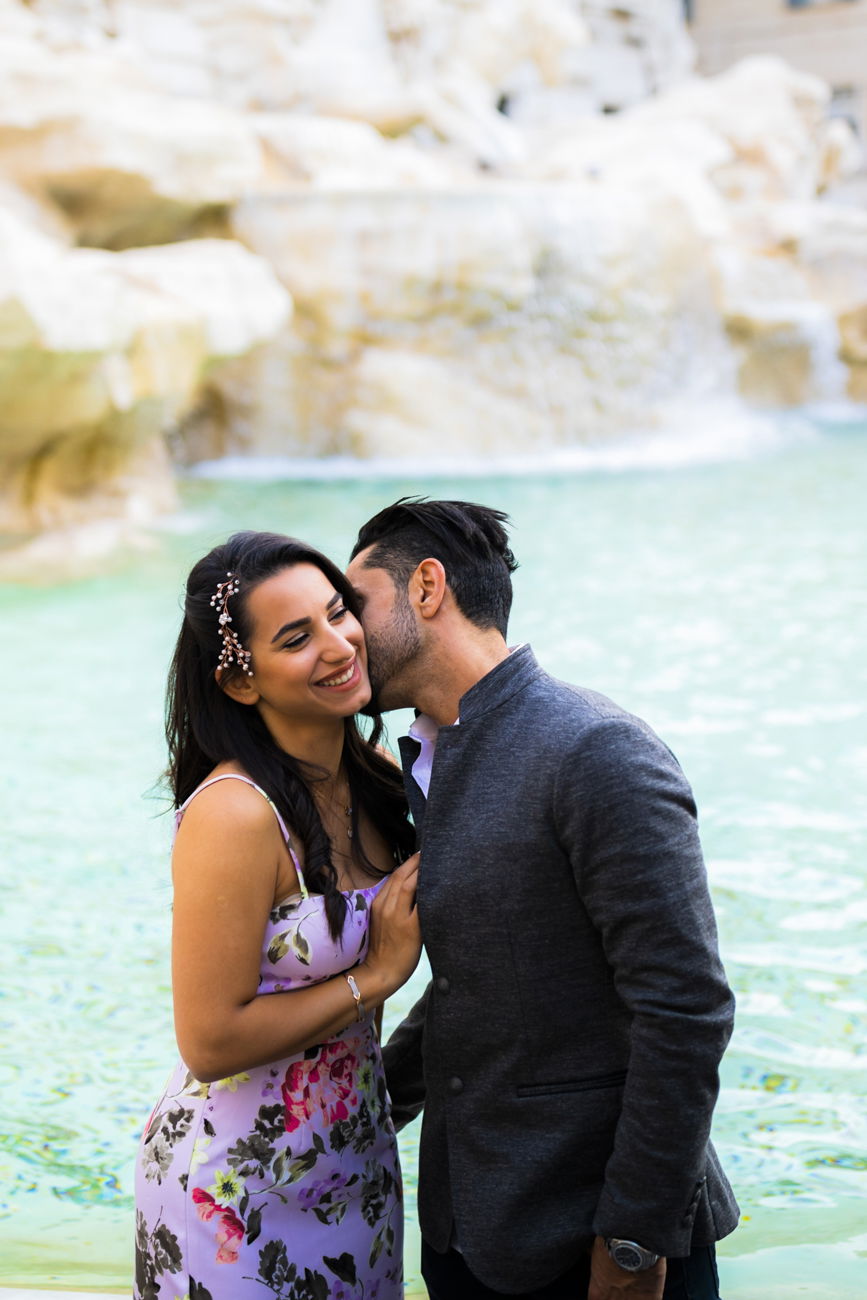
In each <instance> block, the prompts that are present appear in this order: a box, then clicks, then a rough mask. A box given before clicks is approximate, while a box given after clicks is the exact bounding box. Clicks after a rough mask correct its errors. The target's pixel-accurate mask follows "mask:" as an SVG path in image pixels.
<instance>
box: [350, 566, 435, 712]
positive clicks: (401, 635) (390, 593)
mask: <svg viewBox="0 0 867 1300" xmlns="http://www.w3.org/2000/svg"><path fill="white" fill-rule="evenodd" d="M369 552H370V548H369V547H368V549H367V550H366V551H361V553H360V554H359V555H356V557H355V559H354V560H353V561H352V563H351V564H350V565H349V568H348V569H347V570H346V576H347V578H348V579H349V581H350V582H351V583H352V585H353V587H354V588H355V590H356V592H357V593H358V598H359V600H360V601H361V622H362V626H363V628H364V635H365V638H366V640H367V665H368V673H369V675H370V686H371V690H372V692H373V694H372V695H371V698H370V703H369V704H368V705H367V707H366V708H365V709H364V710H363V711H364V712H365V713H387V712H388V710H389V709H403V708H409V707H411V706H412V705H413V703H414V700H413V698H412V697H413V688H412V672H411V669H412V666H413V664H414V663H415V661H416V660H417V658H418V656H419V654H420V651H421V647H422V639H421V636H420V634H419V630H418V626H417V624H416V619H415V614H414V613H413V610H412V606H411V605H410V603H409V599H408V597H407V593H406V588H401V589H400V590H398V589H397V588H396V587H395V584H394V582H393V581H392V579H391V576H390V575H389V574H388V573H387V572H386V570H385V569H375V568H371V569H366V568H365V567H364V561H365V558H366V556H367V555H368V554H369Z"/></svg>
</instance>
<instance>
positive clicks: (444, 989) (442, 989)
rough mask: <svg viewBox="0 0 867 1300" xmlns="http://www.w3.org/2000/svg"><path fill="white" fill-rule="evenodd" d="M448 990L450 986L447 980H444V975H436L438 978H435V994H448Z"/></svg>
mask: <svg viewBox="0 0 867 1300" xmlns="http://www.w3.org/2000/svg"><path fill="white" fill-rule="evenodd" d="M450 988H451V985H450V984H449V982H448V979H447V978H446V976H445V975H438V976H437V992H438V993H448V991H449V989H450Z"/></svg>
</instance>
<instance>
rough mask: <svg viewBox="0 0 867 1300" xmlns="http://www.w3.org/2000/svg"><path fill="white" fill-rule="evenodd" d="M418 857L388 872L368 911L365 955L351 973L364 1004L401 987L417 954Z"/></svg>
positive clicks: (410, 971) (415, 960) (411, 971)
mask: <svg viewBox="0 0 867 1300" xmlns="http://www.w3.org/2000/svg"><path fill="white" fill-rule="evenodd" d="M419 859H420V854H418V853H414V854H413V855H412V857H411V858H407V860H406V862H403V863H401V865H400V866H399V867H396V868H395V870H394V871H393V872H392V873H391V875H390V876H388V878H387V879H386V881H385V883H384V884H383V885H382V887H381V888H380V890H379V891H378V893H377V895H376V898H375V899H374V900H373V903H372V904H371V908H370V932H369V939H368V946H367V956H366V957H365V959H364V961H363V962H361V963H360V964H359V965H358V966H357V967H356V969H355V971H354V972H353V973H354V974H355V975H356V977H357V976H359V975H361V977H362V980H361V982H360V984H359V987H361V988H362V993H363V996H364V998H365V1002H368V1001H369V1003H370V1005H371V1006H376V1005H377V1004H378V1003H380V1002H383V1001H384V1000H385V999H386V998H387V997H390V996H391V994H392V993H394V991H395V990H396V989H399V988H400V987H401V985H402V984H405V983H406V981H407V980H408V979H409V977H410V975H411V974H412V973H413V971H414V970H415V968H416V966H417V965H418V959H419V957H420V955H421V930H420V929H419V920H418V909H417V908H416V905H415V893H416V888H417V885H418V865H419Z"/></svg>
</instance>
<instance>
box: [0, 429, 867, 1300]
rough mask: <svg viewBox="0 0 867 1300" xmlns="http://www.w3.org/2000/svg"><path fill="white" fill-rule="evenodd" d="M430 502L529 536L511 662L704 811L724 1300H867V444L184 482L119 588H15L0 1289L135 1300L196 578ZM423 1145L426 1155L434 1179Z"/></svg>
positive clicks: (102, 581) (6, 765)
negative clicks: (180, 702) (603, 702)
mask: <svg viewBox="0 0 867 1300" xmlns="http://www.w3.org/2000/svg"><path fill="white" fill-rule="evenodd" d="M408 491H425V492H427V493H429V494H431V495H455V496H473V497H475V498H477V499H481V500H484V501H487V502H489V503H491V504H497V505H500V506H502V507H504V508H505V509H507V510H508V511H510V513H511V514H512V516H513V518H514V521H515V533H514V544H515V549H516V552H517V554H518V556H519V558H520V560H521V561H522V568H521V569H520V571H519V573H518V574H517V582H516V587H517V590H516V603H515V613H514V617H513V627H512V633H513V639H514V640H530V641H531V642H532V643H533V644H534V646H535V648H536V651H537V653H538V655H539V657H540V659H541V660H542V662H543V663H544V664H545V666H547V667H548V668H549V669H550V670H552V671H553V672H554V673H555V674H556V675H558V676H562V677H565V678H567V679H571V680H574V681H579V682H581V683H583V684H585V685H589V686H592V687H594V688H595V689H597V690H601V691H603V692H605V693H607V694H610V695H612V696H613V697H614V698H615V699H617V700H618V701H619V702H620V703H622V704H625V705H626V706H627V707H629V708H631V709H633V710H634V711H636V712H638V713H640V714H642V715H643V716H644V717H646V718H647V719H648V720H649V721H650V722H651V723H652V725H653V726H654V727H655V728H656V729H657V730H658V731H659V732H660V733H661V734H662V735H663V737H664V738H665V739H666V740H667V741H668V742H669V743H670V744H671V746H672V748H673V749H674V750H675V752H676V753H677V754H678V756H679V758H680V759H681V761H682V763H683V765H684V767H685V768H686V771H687V774H688V775H689V777H690V778H691V780H692V782H693V785H694V787H695V789H696V794H697V797H698V801H699V806H700V812H701V822H702V833H703V840H704V844H705V849H706V855H707V858H708V865H709V871H710V876H711V882H712V887H713V892H714V897H715V901H716V905H717V909H718V916H719V923H720V931H721V941H722V948H723V955H724V958H725V961H726V964H727V967H728V970H729V973H730V976H731V979H732V982H733V983H734V985H735V988H736V990H737V992H738V1007H739V1013H738V1026H737V1030H736V1034H735V1038H734V1041H733V1045H732V1048H731V1050H730V1052H729V1054H728V1056H727V1058H726V1060H725V1063H724V1068H723V1091H722V1096H721V1101H720V1105H719V1108H718V1111H717V1119H716V1127H715V1134H716V1140H717V1145H718V1147H719V1148H720V1151H721V1153H722V1155H723V1158H724V1161H725V1164H726V1166H727V1168H728V1170H729V1173H730V1175H731V1177H732V1181H733V1182H734V1183H735V1184H736V1188H737V1191H738V1194H739V1198H740V1201H741V1204H742V1207H743V1210H744V1216H745V1217H744V1222H743V1224H742V1226H741V1228H740V1230H739V1231H738V1232H737V1233H736V1234H735V1235H734V1236H733V1237H732V1238H731V1239H730V1240H729V1241H728V1242H727V1243H726V1244H725V1245H724V1246H723V1249H722V1253H723V1254H724V1256H725V1259H724V1263H723V1270H724V1272H723V1276H724V1280H725V1283H726V1285H725V1286H724V1289H723V1290H724V1294H725V1295H726V1297H727V1300H784V1298H785V1300H789V1298H790V1297H793V1296H800V1295H804V1296H810V1297H813V1298H814V1300H855V1297H859V1298H860V1297H863V1296H864V1295H867V1046H865V1027H867V942H865V936H867V890H865V880H867V867H865V847H867V780H865V777H867V728H865V720H867V600H865V574H867V523H865V518H867V510H865V501H867V429H864V428H861V429H858V428H854V427H849V428H847V429H845V430H842V429H839V428H838V429H836V430H834V429H825V430H822V431H819V432H817V433H816V434H815V436H811V437H804V436H794V435H793V437H792V438H791V440H790V441H787V440H785V439H784V440H783V443H782V445H781V446H780V447H779V448H777V449H776V450H774V451H773V452H767V451H766V452H764V453H762V454H761V455H758V456H756V457H754V458H752V459H740V460H738V461H733V462H729V463H720V464H716V465H712V464H706V465H696V466H694V467H692V468H690V467H689V466H681V467H679V468H676V469H668V470H653V469H647V468H634V469H629V468H628V466H626V467H621V468H620V469H618V470H617V471H616V472H612V471H610V470H607V469H605V470H603V469H599V470H595V471H594V470H593V468H592V467H590V468H586V469H584V470H583V471H582V472H575V473H571V474H570V473H558V474H557V475H553V474H551V475H545V474H544V473H539V474H537V475H534V476H526V477H502V478H495V477H489V478H476V479H473V480H463V481H462V480H459V479H445V478H443V479H437V480H430V479H429V480H427V481H425V482H423V483H422V482H421V481H420V480H418V479H411V480H410V479H400V480H399V479H396V478H393V479H390V480H388V481H386V480H383V481H377V480H376V479H370V480H367V481H364V482H356V483H351V482H327V481H318V482H306V483H305V482H271V483H267V484H256V483H251V482H246V483H235V484H233V483H230V482H220V483H214V482H206V481H192V482H189V483H188V484H187V485H186V486H185V488H184V504H183V510H182V511H181V513H180V514H179V515H178V516H177V517H175V518H174V519H173V520H172V521H170V522H169V524H168V525H167V527H166V529H165V530H164V531H163V532H161V533H160V534H159V535H158V536H157V537H156V538H155V541H154V546H153V549H152V550H151V551H149V552H148V553H146V554H139V555H137V556H134V557H131V558H125V559H124V558H121V559H119V560H118V562H117V564H116V566H115V567H114V569H113V571H112V573H111V574H110V575H109V576H105V577H101V578H98V579H90V580H87V581H80V582H75V583H67V584H65V585H63V586H51V585H46V586H44V587H40V588H23V587H9V588H6V589H5V590H3V591H0V616H2V626H3V635H2V638H0V641H2V649H0V654H2V661H3V668H4V671H3V682H4V686H5V690H4V717H5V726H4V729H3V734H4V739H5V743H4V745H3V746H2V749H0V789H2V797H3V826H4V836H3V851H2V863H3V873H4V875H3V879H4V890H3V911H2V946H0V953H2V965H3V975H2V1001H0V1018H2V1023H0V1080H2V1085H3V1087H2V1118H0V1281H3V1282H7V1283H11V1282H18V1283H26V1284H30V1285H34V1286H36V1285H43V1286H47V1285H59V1286H76V1285H79V1286H104V1287H116V1288H123V1287H124V1286H126V1285H127V1282H128V1278H129V1275H130V1255H131V1250H130V1219H131V1191H132V1159H133V1155H134V1151H135V1147H136V1143H137V1140H138V1135H139V1132H140V1129H141V1127H142V1125H143V1122H144V1119H145V1117H146V1115H147V1113H148V1111H149V1109H150V1107H151V1105H152V1103H153V1100H154V1098H155V1097H156V1095H157V1093H158V1091H159V1088H160V1086H161V1084H162V1081H163V1078H164V1076H165V1074H166V1073H167V1071H168V1068H169V1065H170V1063H171V1060H172V1057H173V1052H174V1046H173V1038H172V1028H171V1013H170V1003H169V985H168V940H169V902H170V896H169V887H168V863H167V847H168V833H169V828H168V818H167V817H165V816H163V815H161V809H162V808H163V806H164V805H163V803H162V802H161V801H160V799H159V797H157V795H156V794H155V793H154V792H153V791H152V790H151V787H152V785H153V782H154V779H155V777H156V776H157V774H158V772H159V770H160V767H161V764H162V761H163V760H162V737H161V710H162V698H161V697H162V689H163V680H164V675H165V669H166V665H167V661H168V658H169V654H170V649H171V645H172V642H173V639H174V636H175V633H176V629H177V624H178V599H179V592H180V589H181V586H182V581H183V578H184V576H185V573H186V571H187V569H188V568H189V566H190V564H191V563H192V562H193V561H194V560H195V559H196V558H198V556H199V555H200V554H201V553H202V552H203V551H204V550H205V549H207V548H208V547H209V546H210V545H211V544H212V543H214V542H215V541H218V540H220V539H221V538H222V537H223V536H224V535H225V534H226V533H227V532H228V531H230V530H231V529H233V528H235V527H262V528H274V529H279V530H281V531H292V532H296V533H298V534H299V535H301V536H303V537H306V538H308V539H310V540H311V541H313V542H314V543H316V544H318V545H320V546H321V547H323V549H325V550H327V551H329V552H330V553H331V554H333V555H334V556H335V557H337V558H339V559H343V558H344V557H345V556H346V554H347V552H348V549H349V546H350V544H351V541H352V538H353V536H354V530H355V528H356V527H357V525H358V524H359V523H360V522H361V521H362V520H363V519H364V518H366V517H367V516H368V515H369V514H371V513H372V512H373V511H375V510H376V509H378V508H379V507H380V506H382V505H383V504H385V503H387V502H388V501H390V500H392V499H394V498H395V497H396V496H398V495H400V494H402V493H405V492H408ZM399 729H400V728H399V726H395V727H394V728H393V732H394V734H397V732H398V731H399ZM422 982H423V975H422V973H421V972H420V973H419V974H418V975H417V976H416V979H415V982H414V986H413V987H412V988H411V989H408V990H404V991H403V993H402V995H401V997H400V998H398V999H395V1004H394V1006H393V1007H392V1008H391V1018H392V1020H394V1019H395V1018H396V1017H397V1016H398V1015H399V1013H400V1011H401V1009H402V1008H404V1009H405V1008H406V1007H407V1006H408V1005H409V1004H410V1002H411V1000H412V998H413V996H414V994H415V992H417V991H418V989H419V986H420V984H421V983H422ZM413 1144H414V1134H413V1132H412V1131H411V1130H410V1132H409V1133H408V1134H407V1135H406V1139H405V1164H406V1167H407V1170H408V1173H409V1181H410V1182H411V1183H412V1182H413V1181H414V1150H413ZM409 1265H410V1273H412V1269H413V1261H412V1259H410V1261H409Z"/></svg>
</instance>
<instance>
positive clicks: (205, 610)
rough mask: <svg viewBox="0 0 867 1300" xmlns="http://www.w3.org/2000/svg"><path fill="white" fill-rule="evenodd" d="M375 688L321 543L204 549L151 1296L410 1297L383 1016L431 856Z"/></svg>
mask: <svg viewBox="0 0 867 1300" xmlns="http://www.w3.org/2000/svg"><path fill="white" fill-rule="evenodd" d="M369 699H370V686H369V683H368V675H367V662H366V652H365V645H364V635H363V632H362V629H361V625H360V623H359V621H358V617H357V613H356V606H355V599H354V596H353V592H352V588H351V587H350V586H349V584H348V583H347V582H346V579H345V578H344V577H343V575H342V573H341V572H340V570H339V569H337V568H336V567H335V566H334V565H333V564H331V562H330V561H329V560H327V559H326V558H325V556H323V555H320V554H319V553H318V552H317V551H315V550H312V549H311V548H310V547H308V546H305V545H304V544H303V543H301V542H298V541H295V540H293V539H291V538H288V537H280V536H276V535H274V534H271V533H239V534H237V535H236V536H234V537H232V538H230V539H229V541H228V542H227V543H226V544H225V545H224V546H219V547H216V548H215V549H214V550H213V551H211V552H210V554H209V555H207V556H205V558H204V559H203V560H201V561H200V562H199V563H198V564H197V565H196V566H195V568H194V569H193V571H192V572H191V574H190V576H189V580H188V582H187V592H186V602H185V606H184V621H183V626H182V628H181V632H180V636H179V638H178V643H177V647H176V650H175V655H174V660H173V662H172V667H171V670H170V674H169V689H168V703H167V720H166V734H167V737H168V742H169V755H170V761H169V770H168V776H169V779H170V782H171V786H172V791H173V794H174V801H175V807H176V809H177V814H176V819H177V835H176V840H175V848H174V854H173V858H172V873H173V881H174V907H173V922H172V983H173V997H174V1010H175V1028H176V1033H177V1039H178V1045H179V1048H180V1054H181V1057H182V1060H181V1061H180V1062H179V1064H178V1066H177V1068H176V1069H175V1071H174V1073H173V1074H172V1076H171V1078H170V1079H169V1082H168V1085H167V1087H166V1090H165V1092H164V1094H163V1096H162V1098H161V1099H160V1101H159V1102H158V1103H157V1106H156V1108H155V1110H154V1112H153V1114H152V1116H151V1119H150V1121H149V1123H148V1126H147V1128H146V1130H145V1133H144V1135H143V1137H142V1142H141V1147H140V1150H139V1159H138V1165H137V1170H136V1207H137V1208H136V1289H135V1295H136V1297H137V1300H176V1297H184V1296H186V1297H188V1298H189V1300H248V1297H249V1298H252V1297H256V1298H257V1300H261V1297H262V1296H263V1295H264V1294H265V1293H266V1292H267V1291H270V1292H271V1293H272V1294H273V1295H274V1296H278V1297H280V1300H326V1297H328V1296H334V1297H350V1296H358V1297H364V1300H395V1298H396V1297H398V1296H401V1295H402V1294H403V1287H402V1281H401V1278H402V1263H401V1262H402V1244H403V1243H402V1236H403V1233H402V1207H401V1185H400V1170H399V1166H398V1156H397V1147H396V1143H395V1138H394V1130H393V1128H392V1125H391V1121H390V1118H389V1103H388V1098H387V1095H386V1091H385V1082H384V1078H383V1073H382V1064H381V1058H380V1054H379V1045H378V1036H377V1030H376V1027H375V1024H374V1020H375V1018H376V1017H377V1016H378V1015H380V1014H381V1011H380V1009H381V1007H382V1003H383V1001H384V1000H385V998H386V997H388V996H389V994H391V993H393V992H394V991H395V989H397V988H399V987H400V986H401V985H402V984H403V983H404V982H405V981H406V980H407V979H408V978H409V976H410V975H411V973H412V971H413V970H414V968H415V966H416V964H417V962H418V958H419V952H420V938H419V930H418V921H417V917H416V913H415V910H414V897H415V875H416V871H417V866H418V859H417V855H415V856H413V857H411V858H409V859H407V860H406V861H404V862H403V863H402V865H399V866H397V865H396V864H398V863H400V862H401V860H402V859H403V858H405V857H406V855H407V854H408V853H409V851H410V849H411V847H412V833H411V828H410V826H409V823H408V821H407V817H406V807H405V803H404V799H403V791H402V786H401V781H400V776H399V773H398V771H397V769H396V767H395V766H394V764H393V763H391V761H390V760H389V759H387V758H386V757H384V755H383V754H382V753H381V752H380V751H379V750H378V748H377V746H376V737H377V735H378V732H379V727H378V725H377V726H375V727H374V729H373V734H372V735H371V737H370V739H369V740H365V739H363V738H362V736H361V734H360V732H359V730H358V728H357V726H356V722H355V714H356V713H357V711H358V710H359V709H361V708H363V707H364V706H365V705H366V704H367V702H368V700H369Z"/></svg>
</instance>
